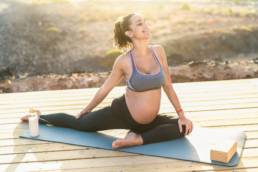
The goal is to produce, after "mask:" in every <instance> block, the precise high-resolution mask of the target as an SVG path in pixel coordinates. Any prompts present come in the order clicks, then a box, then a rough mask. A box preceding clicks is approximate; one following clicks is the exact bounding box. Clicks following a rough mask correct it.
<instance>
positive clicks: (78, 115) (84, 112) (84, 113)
mask: <svg viewBox="0 0 258 172" xmlns="http://www.w3.org/2000/svg"><path fill="white" fill-rule="evenodd" d="M89 112H90V111H88V110H87V109H83V110H82V111H81V112H80V113H78V114H77V115H76V118H77V119H78V118H80V117H82V116H83V115H86V114H87V113H89Z"/></svg>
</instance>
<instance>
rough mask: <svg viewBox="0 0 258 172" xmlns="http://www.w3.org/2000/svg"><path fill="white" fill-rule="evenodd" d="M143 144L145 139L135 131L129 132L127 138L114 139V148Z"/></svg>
mask: <svg viewBox="0 0 258 172" xmlns="http://www.w3.org/2000/svg"><path fill="white" fill-rule="evenodd" d="M142 144H143V140H142V137H141V136H140V135H139V134H136V133H134V132H129V133H128V134H127V136H126V137H125V138H123V139H116V140H115V141H113V143H112V148H113V149H117V148H120V147H125V146H136V145H142Z"/></svg>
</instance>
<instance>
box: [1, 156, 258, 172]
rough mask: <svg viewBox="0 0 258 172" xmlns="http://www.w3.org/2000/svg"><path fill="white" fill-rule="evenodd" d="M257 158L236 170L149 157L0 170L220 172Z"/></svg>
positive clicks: (34, 164)
mask: <svg viewBox="0 0 258 172" xmlns="http://www.w3.org/2000/svg"><path fill="white" fill-rule="evenodd" d="M36 158H37V157H34V156H33V157H29V156H25V157H24V159H36ZM257 160H258V159H257V158H242V159H241V162H240V164H239V165H238V166H237V167H236V168H229V167H222V166H215V165H209V164H203V163H196V162H190V161H181V160H175V159H168V158H159V157H151V156H143V155H139V156H126V157H112V158H109V157H103V158H90V159H74V160H71V159H68V160H60V161H43V162H26V163H19V164H15V163H14V164H3V165H0V170H3V171H4V170H13V171H14V170H17V171H20V170H25V171H30V170H62V169H78V168H86V169H92V168H109V169H113V170H115V169H119V170H122V171H127V169H128V170H132V167H134V168H133V169H134V170H139V171H141V170H145V171H153V169H155V170H156V171H157V170H159V169H163V170H164V169H166V170H167V171H168V170H169V171H171V169H173V171H195V170H199V169H203V170H214V169H216V170H219V169H220V170H222V169H237V168H250V167H257V166H256V162H257Z"/></svg>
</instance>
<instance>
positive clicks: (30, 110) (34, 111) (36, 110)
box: [21, 108, 41, 122]
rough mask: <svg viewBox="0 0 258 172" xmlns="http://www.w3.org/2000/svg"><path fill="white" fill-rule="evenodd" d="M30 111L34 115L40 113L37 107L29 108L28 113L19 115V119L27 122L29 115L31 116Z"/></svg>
mask: <svg viewBox="0 0 258 172" xmlns="http://www.w3.org/2000/svg"><path fill="white" fill-rule="evenodd" d="M32 113H35V114H36V115H38V117H39V116H40V115H41V112H40V111H39V110H38V109H34V108H30V109H29V113H28V114H27V115H24V116H23V117H21V121H22V122H28V120H29V117H30V116H32Z"/></svg>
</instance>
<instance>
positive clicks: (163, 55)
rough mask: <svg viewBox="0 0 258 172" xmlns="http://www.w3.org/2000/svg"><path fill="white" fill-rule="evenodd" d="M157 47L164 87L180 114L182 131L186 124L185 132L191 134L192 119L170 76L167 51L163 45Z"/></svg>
mask: <svg viewBox="0 0 258 172" xmlns="http://www.w3.org/2000/svg"><path fill="white" fill-rule="evenodd" d="M156 47H157V48H156V49H157V51H158V53H159V57H160V58H161V62H162V66H163V69H164V74H165V82H164V84H163V86H162V87H163V89H164V91H165V93H166V95H167V96H168V98H169V100H170V102H171V103H172V105H173V106H174V108H175V110H176V112H177V114H178V116H179V123H180V124H181V125H179V126H180V131H181V132H182V125H185V126H186V131H185V134H189V133H191V132H192V129H193V124H192V121H191V120H189V119H187V117H186V116H185V114H184V111H183V109H182V107H181V105H180V102H179V99H178V97H177V95H176V92H175V90H174V88H173V85H172V79H171V77H170V73H169V68H168V62H167V55H166V52H165V50H164V48H163V47H162V46H161V45H158V46H156Z"/></svg>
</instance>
